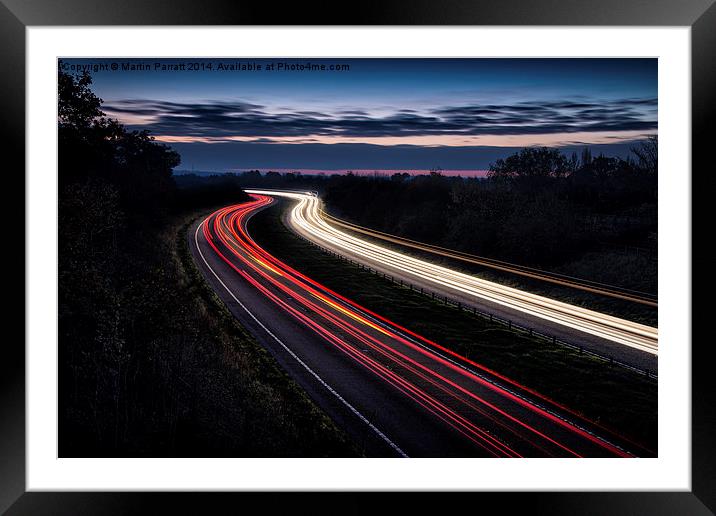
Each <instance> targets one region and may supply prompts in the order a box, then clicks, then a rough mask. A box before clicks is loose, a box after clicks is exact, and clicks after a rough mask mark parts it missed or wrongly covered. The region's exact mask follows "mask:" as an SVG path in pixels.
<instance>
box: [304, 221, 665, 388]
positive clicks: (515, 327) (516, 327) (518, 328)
mask: <svg viewBox="0 0 716 516" xmlns="http://www.w3.org/2000/svg"><path fill="white" fill-rule="evenodd" d="M298 236H299V237H300V238H302V239H303V240H305V241H306V242H308V243H309V244H311V245H312V246H314V247H316V248H317V249H319V250H321V251H323V252H324V253H326V254H328V255H330V256H333V257H335V258H338V259H339V260H342V261H344V262H346V263H348V264H350V265H353V266H356V267H358V268H359V269H361V270H364V271H367V272H370V273H372V274H375V275H376V276H378V277H381V278H383V279H386V280H388V281H390V282H392V283H394V284H396V285H399V286H401V287H404V288H408V289H410V290H411V291H413V292H416V293H419V294H421V295H424V296H426V297H429V298H430V299H432V300H435V301H438V302H442V303H443V304H444V305H446V306H453V307H454V308H457V309H458V310H460V311H464V312H468V313H471V314H472V315H474V316H477V317H482V318H483V319H485V320H488V321H490V322H491V323H495V324H501V325H503V326H505V327H507V329H508V330H510V331H514V332H520V333H524V334H526V335H528V336H530V337H536V338H539V339H542V340H545V341H548V342H550V343H552V344H554V345H559V346H563V347H565V348H568V349H571V350H573V351H577V352H578V353H579V354H580V355H587V356H590V357H593V358H596V359H598V360H601V361H603V362H607V363H609V364H610V365H616V366H619V367H623V368H625V369H628V370H630V371H633V372H635V373H639V374H642V375H644V376H646V377H648V378H652V379H655V380H656V379H658V377H659V376H658V375H657V374H656V373H654V372H652V371H650V370H648V369H642V368H640V367H636V366H633V365H630V364H627V363H626V362H623V361H621V360H618V359H616V358H614V357H612V356H609V355H604V354H601V353H597V352H595V351H591V350H589V349H585V348H584V346H580V345H578V344H573V343H571V342H567V341H565V340H562V339H558V338H557V337H556V336H554V335H547V334H545V333H542V332H539V331H537V330H535V329H534V328H530V327H527V326H523V325H521V324H518V323H515V322H513V321H512V320H510V319H505V318H503V317H500V316H498V315H494V314H491V313H489V312H485V311H483V310H478V309H477V308H476V307H474V306H468V305H466V304H464V303H462V302H461V301H457V300H455V299H450V298H449V297H448V296H445V295H442V294H438V293H436V292H434V291H432V290H428V289H425V288H423V287H418V286H416V285H413V284H412V283H409V282H407V281H403V279H402V278H396V277H395V276H392V275H390V274H387V273H385V272H381V271H379V270H377V269H375V268H372V267H369V266H367V265H364V264H362V263H360V262H358V261H356V260H353V259H351V258H348V257H347V256H344V255H342V254H340V253H337V252H335V251H333V250H332V249H328V248H325V247H323V246H321V245H319V244H317V243H315V242H313V241H312V240H309V239H308V238H306V237H304V236H303V235H298Z"/></svg>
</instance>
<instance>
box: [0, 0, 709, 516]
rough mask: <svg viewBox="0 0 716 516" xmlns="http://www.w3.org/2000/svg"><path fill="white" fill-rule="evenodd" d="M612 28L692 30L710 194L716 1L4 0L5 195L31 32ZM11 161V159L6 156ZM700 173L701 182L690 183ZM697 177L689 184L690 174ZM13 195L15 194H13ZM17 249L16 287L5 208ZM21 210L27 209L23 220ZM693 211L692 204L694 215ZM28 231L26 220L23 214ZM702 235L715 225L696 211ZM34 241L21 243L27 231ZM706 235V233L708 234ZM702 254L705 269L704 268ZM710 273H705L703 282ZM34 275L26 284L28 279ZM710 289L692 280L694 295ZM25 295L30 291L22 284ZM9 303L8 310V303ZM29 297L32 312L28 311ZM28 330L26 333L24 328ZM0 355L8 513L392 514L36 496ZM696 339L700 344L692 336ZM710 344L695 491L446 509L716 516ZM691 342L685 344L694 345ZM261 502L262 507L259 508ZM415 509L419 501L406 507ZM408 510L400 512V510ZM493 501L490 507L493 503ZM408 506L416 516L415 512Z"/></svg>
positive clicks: (364, 500) (695, 143) (11, 365)
mask: <svg viewBox="0 0 716 516" xmlns="http://www.w3.org/2000/svg"><path fill="white" fill-rule="evenodd" d="M286 24H297V25H573V26H587V25H602V26H604V25H606V26H632V25H633V26H689V27H691V37H692V40H691V44H692V46H691V50H692V53H691V59H692V157H693V166H692V173H691V185H692V192H693V194H695V195H696V194H701V195H704V192H706V191H708V186H707V185H706V184H705V182H706V181H707V180H708V176H709V169H711V168H713V166H710V167H708V165H707V163H709V162H708V161H707V160H708V159H709V156H708V150H707V149H708V147H707V146H708V144H709V140H708V128H709V122H711V121H713V120H714V119H716V118H715V117H714V115H715V114H716V113H715V111H716V110H715V109H714V106H715V105H716V103H715V102H714V100H715V97H716V30H715V29H716V5H714V0H680V1H676V0H652V1H644V0H600V1H599V2H596V1H592V2H589V1H586V0H531V1H521V0H501V1H499V2H496V1H494V0H493V1H490V0H487V1H482V0H480V1H469V2H468V1H465V0H462V1H445V0H443V1H441V2H430V1H428V0H413V1H412V2H400V1H399V0H382V1H380V2H375V1H364V2H361V3H355V4H344V3H341V2H331V3H329V2H315V3H311V4H308V3H295V4H287V5H282V6H281V7H277V6H276V5H273V4H269V3H263V2H246V1H234V2H232V1H227V0H218V1H210V0H204V1H202V2H195V1H192V0H174V1H171V2H170V1H164V0H154V1H146V0H145V1H142V0H129V1H128V0H124V1H121V2H120V1H115V2H109V1H106V0H103V1H98V0H64V1H63V2H53V1H51V0H0V41H1V43H0V66H1V68H0V71H1V75H0V76H1V77H2V86H3V87H2V90H1V91H2V95H0V102H1V103H2V109H0V117H1V118H2V124H0V131H2V138H0V142H2V147H3V157H4V158H5V161H6V163H10V164H9V165H8V168H7V169H6V174H5V177H4V178H3V181H4V183H3V184H4V187H5V188H4V192H5V194H6V197H8V198H10V197H12V198H16V199H23V198H24V195H22V196H21V195H19V193H17V192H24V191H25V188H24V170H25V145H24V134H25V110H24V107H25V29H26V28H27V27H28V26H39V25H49V26H60V25H286ZM8 157H9V158H11V159H10V160H7V158H8ZM693 170H698V171H699V173H693ZM685 179H686V178H685ZM11 192H12V193H11ZM3 210H4V212H5V217H4V219H5V220H6V221H14V222H13V223H12V224H9V227H8V228H7V229H6V238H7V240H8V241H11V242H13V243H14V252H12V253H8V254H7V255H6V256H9V257H8V260H9V261H8V262H7V265H6V278H7V280H6V284H7V281H12V280H11V279H10V278H13V277H14V278H16V280H15V281H18V283H19V275H18V274H16V273H12V272H7V271H12V270H14V271H19V270H24V271H26V269H25V262H26V259H27V258H28V257H27V256H26V255H25V251H24V245H22V243H24V241H25V233H24V231H25V228H24V224H20V223H19V220H18V213H23V214H24V207H18V206H11V203H8V202H5V203H3ZM21 210H22V211H21ZM692 210H693V206H692ZM23 221H24V215H23ZM692 221H693V222H692V223H693V228H692V238H693V235H696V234H698V232H699V230H700V229H702V225H703V226H704V227H705V229H706V230H708V227H706V224H708V221H707V220H705V219H704V218H698V217H696V212H694V211H692ZM20 232H23V234H22V235H19V233H20ZM702 234H707V233H706V232H705V231H702ZM703 245H705V244H701V243H700V242H698V241H696V240H693V243H692V249H691V251H692V277H693V274H694V273H695V272H697V271H702V272H705V268H706V261H705V258H704V257H705V254H704V253H701V254H698V253H697V250H698V249H699V246H701V247H703ZM697 256H700V257H701V259H698V258H696V257H697ZM700 277H707V276H706V275H705V274H704V275H702V276H700ZM25 279H26V278H25ZM706 288H708V287H707V285H706V284H705V283H702V282H698V283H697V284H694V285H693V287H692V296H693V294H698V293H699V292H704V291H705V290H706ZM17 291H18V293H19V291H20V285H19V284H18V285H17ZM9 299H10V298H9V296H6V301H7V300H9ZM24 299H25V294H24V288H23V294H22V297H21V298H12V301H11V302H10V303H9V305H10V306H8V307H7V309H6V312H5V313H6V316H7V319H6V320H8V321H20V320H21V319H24V315H25V304H24ZM692 299H693V300H694V301H693V302H692V305H693V309H692V321H693V323H698V324H696V326H698V327H700V328H703V327H704V326H705V321H706V320H707V319H706V310H708V306H706V304H705V303H701V304H698V303H696V302H695V299H696V296H693V297H692ZM21 300H22V302H21ZM16 324H17V323H16ZM7 330H8V328H7V327H6V333H5V335H6V337H5V339H4V346H3V347H2V355H1V356H0V511H6V510H7V514H8V515H25V514H32V515H45V514H53V515H62V514H128V513H132V514H135V513H142V512H145V511H146V510H147V509H149V510H150V511H152V512H156V511H155V510H153V509H151V507H152V506H155V507H156V506H161V507H162V511H161V512H162V513H164V514H169V513H173V514H225V513H234V512H240V511H242V510H244V511H247V512H253V511H249V510H248V508H249V507H260V508H261V511H262V512H266V513H272V512H275V511H277V510H279V509H280V510H285V511H288V510H290V512H292V513H296V512H299V513H304V512H305V513H311V514H316V513H323V512H331V513H335V512H340V513H349V514H355V513H360V512H367V511H368V510H370V511H371V512H372V510H373V508H374V507H376V506H379V505H382V504H383V503H384V501H383V500H382V497H383V495H382V494H379V493H293V494H290V493H289V494H284V495H282V496H276V495H275V494H272V495H270V496H266V495H265V494H264V495H262V494H260V493H243V494H241V493H213V494H209V493H203V494H199V493H118V492H113V493H59V492H53V493H49V492H42V493H40V492H25V381H24V379H25V352H24V330H22V331H21V333H20V335H23V337H20V336H12V337H11V336H10V335H12V334H11V333H9V332H7ZM693 335H696V334H695V333H694V334H693ZM711 340H712V339H696V338H693V337H692V341H693V345H692V393H698V395H693V396H692V414H693V420H692V463H691V465H692V490H691V491H690V492H618V493H600V492H589V493H584V492H570V493H556V492H550V493H452V494H450V495H449V497H450V500H449V504H450V505H449V507H460V506H463V507H474V508H477V507H498V506H499V507H500V508H501V509H500V512H504V511H507V512H508V513H511V512H514V511H516V510H520V511H521V512H522V511H524V512H530V513H533V514H534V513H536V514H542V513H549V514H610V515H618V514H650V515H660V514H693V515H699V514H704V515H705V514H714V513H715V512H716V489H714V486H716V454H715V453H714V442H715V441H716V439H714V436H716V400H715V399H714V389H713V386H712V385H711V376H712V373H711V370H712V368H713V365H712V364H713V362H712V361H711V360H709V355H710V348H711V347H712V344H711ZM685 344H688V343H685ZM426 495H427V493H413V494H410V495H408V496H405V495H404V496H403V497H402V498H403V499H405V503H409V504H410V505H412V506H415V507H420V508H421V509H423V510H425V509H435V510H438V508H442V510H444V509H445V499H446V497H444V496H434V495H431V496H430V497H427V496H426ZM257 498H258V499H257ZM408 499H409V500H408ZM401 503H403V502H402V501H401ZM486 503H487V504H489V505H485V504H486ZM406 510H407V508H406Z"/></svg>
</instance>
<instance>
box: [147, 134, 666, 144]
mask: <svg viewBox="0 0 716 516" xmlns="http://www.w3.org/2000/svg"><path fill="white" fill-rule="evenodd" d="M655 134H656V131H620V132H585V131H582V132H574V133H551V134H520V135H452V134H449V135H448V134H446V135H437V136H434V135H429V136H428V135H424V136H378V137H362V138H357V137H347V136H325V135H306V136H282V137H252V136H218V137H206V136H172V135H158V136H155V139H156V140H157V141H160V142H164V143H223V142H247V143H268V144H271V143H277V144H295V145H301V144H306V143H316V144H327V145H331V144H340V143H349V144H356V143H363V144H369V145H381V146H393V145H416V146H421V147H472V146H474V147H480V146H486V147H532V146H545V147H562V146H566V145H575V144H577V145H582V144H586V145H599V144H609V143H621V142H629V141H634V140H638V139H641V138H645V137H646V136H649V135H655Z"/></svg>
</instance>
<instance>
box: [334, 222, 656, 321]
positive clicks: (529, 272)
mask: <svg viewBox="0 0 716 516" xmlns="http://www.w3.org/2000/svg"><path fill="white" fill-rule="evenodd" d="M321 217H322V218H323V219H324V220H326V221H327V222H328V223H330V224H331V225H334V226H338V227H342V228H345V229H347V230H349V232H350V231H354V232H357V233H362V234H364V235H367V236H369V237H371V238H375V239H378V240H383V241H384V242H389V243H392V244H398V245H399V246H401V247H407V248H411V249H416V250H418V251H423V252H426V253H430V254H432V255H434V256H439V257H445V258H450V259H453V260H458V261H461V262H465V263H470V264H472V265H479V266H481V267H486V268H490V269H495V270H498V271H502V272H508V273H510V274H516V275H518V276H523V277H526V278H530V279H536V280H539V281H544V282H547V283H552V284H555V285H559V286H562V287H568V288H571V289H576V290H582V291H585V292H591V293H593V294H598V295H600V296H606V297H611V298H615V299H624V300H626V301H631V302H633V303H639V304H642V305H647V306H652V307H657V306H658V303H657V301H656V296H655V295H653V294H648V293H646V292H639V291H636V290H631V289H627V288H620V287H616V286H613V285H606V284H604V283H599V282H596V281H590V280H585V279H581V278H575V277H572V276H567V275H565V274H558V273H554V272H547V271H543V270H540V269H535V268H533V267H526V266H524V265H518V264H514V263H508V262H504V261H501V260H495V259H492V258H485V257H484V256H475V255H473V254H469V253H463V252H461V251H455V250H453V249H447V248H445V247H440V246H437V245H430V244H426V243H424V242H418V241H416V240H411V239H409V238H403V237H399V236H396V235H391V234H389V233H384V232H382V231H376V230H374V229H370V228H366V227H364V226H359V225H357V224H352V223H350V222H348V221H345V220H341V219H339V218H337V217H334V216H332V215H330V214H329V213H326V212H325V211H324V210H321Z"/></svg>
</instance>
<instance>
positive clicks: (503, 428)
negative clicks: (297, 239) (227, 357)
mask: <svg viewBox="0 0 716 516" xmlns="http://www.w3.org/2000/svg"><path fill="white" fill-rule="evenodd" d="M252 198H253V200H252V201H250V202H246V203H243V204H239V205H234V206H227V207H225V208H222V209H220V210H217V211H216V212H214V213H212V214H211V215H210V216H208V217H206V218H205V219H203V220H200V221H198V222H197V223H196V224H195V225H194V226H193V227H192V228H191V230H190V231H189V234H188V239H189V243H190V248H191V251H192V255H193V257H194V259H195V261H196V263H197V264H198V266H199V268H200V270H201V271H202V273H203V275H204V276H205V277H206V279H207V281H208V282H209V284H210V285H211V286H212V288H213V289H214V290H215V291H216V293H217V294H218V295H219V296H220V297H221V298H222V300H224V302H225V303H226V304H227V306H228V307H229V309H230V310H231V312H232V313H233V314H234V315H235V316H236V317H237V318H238V319H239V321H240V322H241V323H242V324H243V325H244V326H245V327H246V328H247V329H248V330H249V331H250V332H251V333H252V334H253V335H254V336H255V337H256V339H257V340H258V342H259V343H260V344H262V345H263V346H265V347H266V349H268V350H269V352H271V354H272V355H273V356H274V357H275V358H276V359H277V361H278V362H279V364H280V365H281V366H282V367H283V368H284V369H285V370H286V371H287V372H288V374H289V375H290V376H291V377H293V378H294V379H295V380H296V381H297V382H298V383H299V385H301V386H302V387H303V388H304V389H305V390H306V392H307V393H308V394H309V395H310V396H311V398H312V399H314V401H316V402H317V403H318V404H319V406H321V407H322V408H323V409H324V410H325V411H326V412H327V413H328V414H329V415H330V416H331V417H332V418H333V420H334V421H336V423H337V424H338V425H339V426H340V427H342V428H344V429H345V430H346V431H347V432H348V434H349V435H350V436H351V437H352V438H353V440H354V441H355V442H356V443H358V446H359V447H360V450H361V451H362V452H363V453H365V454H366V455H368V456H387V457H390V456H395V457H400V456H403V457H467V456H474V457H629V456H633V455H639V456H641V455H649V454H650V452H649V451H647V450H643V449H641V448H639V447H638V446H637V445H634V444H632V443H629V442H627V441H625V440H624V439H622V438H620V437H619V436H617V435H615V434H613V433H612V432H609V431H608V430H606V429H604V428H602V427H600V426H598V425H597V424H595V423H593V422H590V421H586V420H584V419H582V418H580V417H579V416H578V415H576V414H575V413H573V412H571V411H570V410H569V409H567V408H566V407H561V406H558V405H556V404H554V403H552V402H550V401H549V400H547V399H546V398H544V397H543V396H542V395H540V394H539V393H537V392H534V391H532V390H530V389H529V388H527V387H525V386H522V385H520V384H518V383H516V382H514V381H512V380H511V379H509V378H506V377H504V376H502V375H500V374H499V373H497V372H494V371H491V370H489V369H487V368H485V367H483V366H481V365H480V364H478V363H476V362H473V361H470V360H468V359H466V358H464V357H461V356H459V355H457V354H455V353H454V352H452V351H450V350H449V349H447V348H445V347H443V346H441V345H440V344H439V343H436V342H431V341H429V340H427V339H425V338H423V337H421V336H420V335H417V334H416V333H414V332H412V331H410V329H408V328H403V327H400V326H398V325H396V324H394V323H392V322H391V321H389V320H387V319H385V318H384V317H381V316H380V314H376V313H373V312H371V311H369V310H368V309H366V308H364V307H361V306H359V305H358V304H356V303H355V302H353V301H351V300H350V299H348V298H347V297H344V296H342V295H339V294H338V293H336V292H333V291H331V290H329V289H328V288H326V287H325V286H323V285H320V284H319V283H317V282H316V281H314V280H312V279H311V278H308V277H306V276H304V275H303V274H301V273H300V272H299V271H296V270H294V269H292V268H291V267H289V266H288V265H287V264H285V263H283V262H282V261H281V260H279V259H277V258H276V257H274V256H272V255H270V254H268V253H267V252H266V251H265V250H263V249H262V248H261V247H260V246H259V245H258V244H256V242H255V241H254V240H253V238H252V237H251V236H250V235H249V232H248V229H247V223H248V221H249V220H250V218H251V216H252V215H254V214H255V213H257V212H258V211H259V210H261V209H264V208H266V207H267V206H269V205H270V204H271V203H272V202H274V201H273V199H272V198H271V197H269V196H267V195H261V194H256V193H254V194H252Z"/></svg>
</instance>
